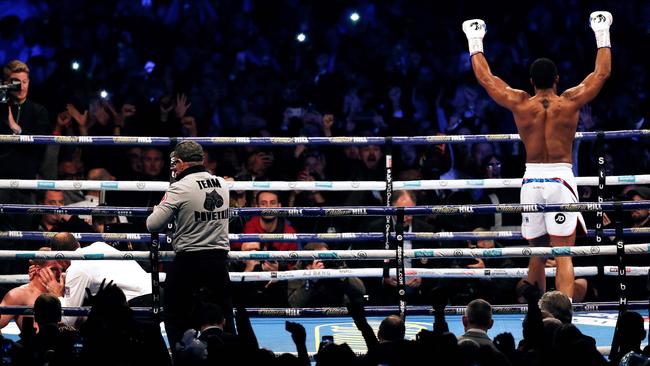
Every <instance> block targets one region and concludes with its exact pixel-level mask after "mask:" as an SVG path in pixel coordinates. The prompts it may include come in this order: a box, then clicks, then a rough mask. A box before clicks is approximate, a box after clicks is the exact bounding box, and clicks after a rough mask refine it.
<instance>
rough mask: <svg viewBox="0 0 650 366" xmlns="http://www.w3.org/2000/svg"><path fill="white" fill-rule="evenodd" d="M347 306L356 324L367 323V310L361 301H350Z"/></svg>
mask: <svg viewBox="0 0 650 366" xmlns="http://www.w3.org/2000/svg"><path fill="white" fill-rule="evenodd" d="M347 307H348V314H350V317H351V318H352V320H354V324H358V323H365V322H366V321H367V320H366V310H365V309H364V307H363V303H362V302H361V301H350V303H349V304H348V306H347Z"/></svg>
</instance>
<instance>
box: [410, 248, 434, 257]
mask: <svg viewBox="0 0 650 366" xmlns="http://www.w3.org/2000/svg"><path fill="white" fill-rule="evenodd" d="M413 256H414V257H415V258H428V257H435V251H433V250H431V249H428V250H422V249H418V250H415V251H414V252H413Z"/></svg>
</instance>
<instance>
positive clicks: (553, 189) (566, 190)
mask: <svg viewBox="0 0 650 366" xmlns="http://www.w3.org/2000/svg"><path fill="white" fill-rule="evenodd" d="M520 198H521V203H522V204H530V203H543V204H546V203H577V202H578V189H577V186H576V183H575V178H574V176H573V170H572V166H571V164H567V163H526V173H525V174H524V179H523V182H522V185H521V195H520ZM521 216H522V217H521V219H522V220H521V233H522V235H523V237H524V238H526V239H534V238H538V237H540V236H543V235H545V234H549V235H553V236H569V235H571V234H573V232H574V231H575V230H576V229H579V230H578V232H580V230H583V231H584V232H585V233H586V232H587V228H586V226H585V220H584V219H583V218H582V214H581V213H580V212H544V213H522V214H521ZM578 222H579V223H580V225H578Z"/></svg>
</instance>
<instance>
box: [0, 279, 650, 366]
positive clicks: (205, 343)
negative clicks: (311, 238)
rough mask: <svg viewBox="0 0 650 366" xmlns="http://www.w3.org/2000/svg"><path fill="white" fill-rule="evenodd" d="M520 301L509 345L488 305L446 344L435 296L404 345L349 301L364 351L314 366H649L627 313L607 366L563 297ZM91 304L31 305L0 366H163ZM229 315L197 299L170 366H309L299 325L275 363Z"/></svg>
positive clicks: (319, 356) (120, 311) (137, 335)
mask: <svg viewBox="0 0 650 366" xmlns="http://www.w3.org/2000/svg"><path fill="white" fill-rule="evenodd" d="M522 296H523V297H524V298H525V301H526V303H527V314H526V316H525V317H524V319H523V321H522V328H523V334H522V336H523V337H522V338H521V340H520V342H519V343H518V344H516V343H515V336H514V335H513V334H512V333H510V332H504V333H500V334H498V335H496V336H490V335H489V333H488V332H490V329H491V328H492V327H493V325H494V324H495V322H496V321H498V320H495V319H494V318H493V309H492V305H491V304H490V303H489V302H487V301H485V300H483V299H475V300H473V301H471V302H470V303H469V304H467V307H466V309H465V311H464V315H463V316H462V323H463V328H464V333H463V334H454V333H452V332H450V331H449V326H448V324H447V320H446V317H445V308H446V306H447V305H446V304H447V301H448V298H447V297H446V294H445V292H444V290H442V289H441V288H438V289H437V290H436V291H434V292H433V296H432V298H431V299H430V300H431V301H430V303H431V305H432V307H433V313H434V321H433V324H432V327H431V328H432V329H431V330H428V329H423V330H421V331H420V332H419V333H418V334H417V336H416V337H415V339H409V338H408V337H406V327H405V322H404V320H403V319H402V318H401V317H400V316H398V315H389V316H387V317H386V318H384V320H383V321H382V322H381V324H380V325H379V329H378V331H377V333H376V334H375V331H374V329H373V328H372V327H371V325H370V324H369V322H368V320H367V319H366V314H365V310H364V306H363V305H362V304H361V303H359V302H356V301H354V302H351V303H349V304H348V306H347V309H348V312H349V315H350V317H351V318H352V320H353V322H354V324H355V326H356V328H357V330H358V331H359V332H360V334H361V336H362V337H363V340H364V342H365V345H366V347H367V351H366V352H359V353H355V352H354V351H353V350H352V348H351V347H350V345H348V344H347V343H337V342H334V340H333V339H329V340H328V339H327V337H323V341H322V342H321V343H320V345H319V346H318V350H317V351H318V352H317V353H316V354H315V356H314V361H315V364H316V365H317V366H319V365H321V366H327V365H342V364H344V365H392V366H397V365H445V366H446V365H450V366H451V365H453V366H477V365H481V366H491V365H494V366H497V365H498V366H508V365H512V366H529V365H530V366H532V365H567V366H573V365H593V366H599V365H602V366H606V365H612V366H614V365H621V366H631V365H639V366H642V365H648V364H650V360H648V355H649V354H650V350H649V348H650V347H645V348H643V349H642V344H641V343H642V342H643V340H644V339H645V337H646V333H647V332H646V331H645V330H644V325H643V324H644V321H643V317H642V316H641V315H640V314H639V313H637V312H632V311H626V312H624V313H622V314H621V315H620V321H619V324H618V326H617V329H616V332H615V333H614V339H615V342H614V343H613V346H612V348H611V352H610V354H609V360H606V359H605V357H603V355H601V353H600V352H599V350H598V348H597V347H596V342H595V341H594V339H593V338H592V337H590V336H589V335H585V334H583V333H582V332H581V331H580V330H579V329H578V327H576V326H575V325H574V324H572V318H573V310H572V304H571V301H570V299H569V298H568V297H567V296H566V295H564V294H563V293H561V292H559V291H551V292H547V293H545V294H543V295H542V294H541V292H540V290H539V288H538V287H537V286H533V285H530V284H528V283H527V284H526V285H525V286H524V288H523V291H522ZM90 302H91V304H92V307H91V310H90V313H89V315H88V317H87V319H85V322H84V323H83V324H81V326H80V327H79V328H74V327H71V326H68V325H65V324H64V323H62V322H61V303H60V302H59V299H58V298H57V297H56V296H53V295H51V294H49V293H44V294H42V295H40V296H39V297H38V298H37V299H36V301H35V305H34V317H33V318H31V317H25V318H24V321H23V330H22V332H21V339H20V340H19V341H17V342H14V341H11V340H9V339H6V338H2V337H1V336H0V341H1V342H2V345H3V347H2V349H1V350H0V355H1V356H2V362H3V364H9V365H84V364H89V363H93V364H99V365H142V364H156V365H171V363H170V362H171V359H170V357H169V354H168V351H167V348H166V346H165V345H164V343H161V342H157V341H156V339H158V338H160V334H159V333H158V332H159V330H158V329H156V328H157V327H156V328H151V327H142V326H138V320H137V318H136V317H135V316H134V313H133V312H132V311H131V309H130V308H129V306H128V304H127V301H126V297H125V294H124V293H123V292H122V291H121V290H120V288H119V287H118V286H116V285H114V284H113V283H108V284H107V285H105V284H104V283H102V286H101V287H100V288H99V289H98V291H97V292H96V294H95V295H93V296H91V297H90ZM236 302H237V301H236ZM236 310H237V311H236V325H237V326H236V333H234V332H230V331H228V330H227V327H226V320H225V316H224V312H223V310H222V309H221V308H220V307H219V306H218V305H216V304H214V303H211V302H209V301H204V300H201V299H197V306H196V307H195V310H194V311H193V312H192V314H188V317H190V318H191V319H193V321H192V322H191V323H192V324H193V325H192V328H190V329H187V331H185V332H184V334H183V337H182V339H181V340H180V341H179V342H178V343H176V344H175V345H172V350H173V351H174V365H183V366H190V365H215V364H223V365H234V364H265V365H301V366H307V365H311V364H312V363H310V358H309V353H308V351H307V346H306V341H307V332H306V330H305V328H304V326H303V325H302V324H300V323H297V322H291V321H286V322H285V329H286V331H287V332H288V333H289V334H290V336H291V339H292V341H293V343H294V344H295V347H296V352H293V353H289V352H287V353H282V354H279V353H278V354H275V353H274V352H273V351H272V350H269V349H266V348H263V347H260V345H259V343H258V341H257V337H256V335H255V331H254V330H253V327H252V326H251V321H250V319H249V316H248V312H247V310H246V308H245V307H243V306H241V305H238V306H237V309H236ZM147 330H149V332H147ZM152 332H153V333H152ZM155 333H158V334H155ZM278 336H279V335H278ZM517 336H519V335H517ZM116 350H119V351H116Z"/></svg>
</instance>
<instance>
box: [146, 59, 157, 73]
mask: <svg viewBox="0 0 650 366" xmlns="http://www.w3.org/2000/svg"><path fill="white" fill-rule="evenodd" d="M155 68H156V63H155V62H153V61H147V62H146V63H145V64H144V71H145V72H146V73H147V74H151V73H152V72H153V70H154V69H155Z"/></svg>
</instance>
